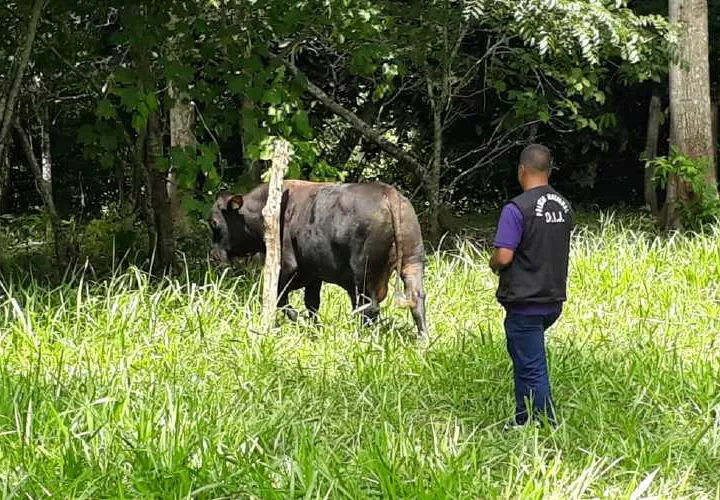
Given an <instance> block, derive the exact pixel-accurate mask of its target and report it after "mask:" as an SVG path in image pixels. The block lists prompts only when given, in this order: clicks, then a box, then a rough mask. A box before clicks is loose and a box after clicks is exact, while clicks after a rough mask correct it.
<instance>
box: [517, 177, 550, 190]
mask: <svg viewBox="0 0 720 500" xmlns="http://www.w3.org/2000/svg"><path fill="white" fill-rule="evenodd" d="M547 185H548V179H529V180H528V181H527V182H526V183H525V185H524V186H523V191H530V190H531V189H535V188H537V187H542V186H547Z"/></svg>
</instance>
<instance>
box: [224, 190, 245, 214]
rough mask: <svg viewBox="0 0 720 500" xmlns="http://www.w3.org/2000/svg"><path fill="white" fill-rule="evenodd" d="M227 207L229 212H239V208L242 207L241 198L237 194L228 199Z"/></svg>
mask: <svg viewBox="0 0 720 500" xmlns="http://www.w3.org/2000/svg"><path fill="white" fill-rule="evenodd" d="M227 206H228V208H229V209H230V210H240V208H241V207H242V206H243V197H242V196H241V195H239V194H236V195H235V196H233V197H232V198H230V200H229V201H228V204H227Z"/></svg>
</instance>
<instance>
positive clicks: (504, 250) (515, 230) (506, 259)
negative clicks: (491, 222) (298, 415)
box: [490, 203, 523, 274]
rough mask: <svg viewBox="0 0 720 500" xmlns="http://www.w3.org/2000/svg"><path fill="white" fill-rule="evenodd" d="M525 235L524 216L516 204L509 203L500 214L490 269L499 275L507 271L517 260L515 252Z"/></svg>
mask: <svg viewBox="0 0 720 500" xmlns="http://www.w3.org/2000/svg"><path fill="white" fill-rule="evenodd" d="M522 233H523V216H522V212H520V209H519V208H518V207H517V206H516V205H515V204H514V203H508V204H507V205H505V207H504V208H503V210H502V212H501V213H500V220H499V221H498V227H497V232H496V233H495V243H494V246H495V251H494V252H493V255H492V257H491V258H490V269H492V272H493V273H495V274H498V273H499V272H500V271H502V270H503V269H507V268H508V267H510V264H512V261H513V259H514V258H515V250H516V249H517V247H518V245H519V244H520V241H522Z"/></svg>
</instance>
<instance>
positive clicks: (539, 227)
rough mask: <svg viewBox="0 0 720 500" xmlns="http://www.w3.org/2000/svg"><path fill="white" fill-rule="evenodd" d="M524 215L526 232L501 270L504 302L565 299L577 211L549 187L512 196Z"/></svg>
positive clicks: (499, 292)
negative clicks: (506, 266) (569, 256)
mask: <svg viewBox="0 0 720 500" xmlns="http://www.w3.org/2000/svg"><path fill="white" fill-rule="evenodd" d="M510 202H511V203H514V204H515V205H516V206H517V207H518V208H519V209H520V212H521V213H522V216H523V235H522V240H521V241H520V245H519V246H518V247H517V249H516V250H515V257H514V259H513V261H512V263H511V264H510V266H509V267H508V268H506V269H505V270H503V271H501V272H500V285H499V286H498V290H497V294H496V296H497V299H498V301H499V302H500V303H502V304H552V303H557V302H564V301H565V299H566V286H567V273H568V254H569V251H570V232H571V231H572V228H573V225H574V224H575V214H574V212H573V209H572V207H571V206H570V203H569V202H568V201H567V200H566V199H565V198H563V197H562V196H561V195H560V194H559V193H558V192H557V191H555V190H554V189H553V188H551V187H550V186H540V187H536V188H533V189H530V190H528V191H526V192H524V193H523V194H521V195H520V196H517V197H515V198H513V199H512V200H511V201H510Z"/></svg>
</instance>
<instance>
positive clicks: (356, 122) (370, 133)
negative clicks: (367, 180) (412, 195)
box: [282, 60, 426, 182]
mask: <svg viewBox="0 0 720 500" xmlns="http://www.w3.org/2000/svg"><path fill="white" fill-rule="evenodd" d="M282 61H283V64H285V66H286V67H287V68H288V69H289V70H290V72H291V73H292V74H293V75H295V76H298V74H299V73H300V70H299V69H298V68H297V67H296V66H295V65H294V64H293V63H291V62H289V61H286V60H282ZM306 81H307V91H308V92H309V93H310V95H312V96H313V97H315V98H316V99H317V100H318V101H320V102H321V103H322V104H323V105H324V106H325V107H326V108H328V109H329V110H330V111H332V112H333V113H335V114H336V115H337V116H339V117H340V118H342V119H343V120H345V121H346V122H347V123H349V124H350V125H351V126H352V127H353V128H355V129H356V130H357V131H358V132H360V134H361V135H362V136H363V137H364V138H365V139H367V140H368V141H371V142H373V143H375V144H377V145H378V147H380V149H382V150H383V151H385V152H386V153H388V154H389V155H391V156H392V157H394V158H396V159H397V160H399V161H401V162H404V163H407V164H408V165H409V166H411V167H412V168H413V173H414V174H415V175H416V176H417V177H418V178H419V179H420V180H421V181H422V182H425V181H426V172H425V167H424V166H423V165H422V164H421V163H420V161H418V160H417V159H416V158H415V157H414V156H412V155H411V154H410V153H408V152H406V151H403V150H402V149H401V148H400V147H398V146H397V145H395V144H393V143H392V142H390V141H388V140H387V139H385V138H384V137H382V136H381V134H380V132H378V131H377V130H376V129H374V128H372V127H371V126H370V125H368V124H367V123H365V122H364V121H363V120H362V119H360V117H358V116H357V115H356V114H355V113H353V112H352V111H350V110H349V109H346V108H345V107H344V106H343V105H342V104H340V103H338V102H337V101H335V100H334V99H333V98H332V97H330V96H329V95H327V94H326V93H325V91H323V90H322V89H321V88H320V87H318V86H317V85H315V84H314V83H313V82H311V81H310V80H308V79H307V78H306Z"/></svg>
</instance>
